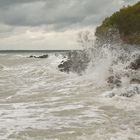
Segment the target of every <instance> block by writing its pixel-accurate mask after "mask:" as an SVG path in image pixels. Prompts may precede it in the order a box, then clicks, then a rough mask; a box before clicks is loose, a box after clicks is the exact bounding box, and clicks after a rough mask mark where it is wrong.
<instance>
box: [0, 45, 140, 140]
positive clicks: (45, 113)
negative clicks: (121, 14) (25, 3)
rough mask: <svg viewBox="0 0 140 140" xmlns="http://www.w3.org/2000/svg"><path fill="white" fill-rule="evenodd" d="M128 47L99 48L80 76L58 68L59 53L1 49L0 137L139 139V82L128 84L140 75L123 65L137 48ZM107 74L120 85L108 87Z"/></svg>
mask: <svg viewBox="0 0 140 140" xmlns="http://www.w3.org/2000/svg"><path fill="white" fill-rule="evenodd" d="M132 50H133V51H131V47H130V48H129V47H128V49H126V50H125V49H124V50H121V49H113V50H110V49H108V48H106V47H103V48H102V49H101V50H100V51H98V53H97V54H90V55H91V63H89V66H88V68H87V70H86V71H85V72H83V74H82V75H78V74H76V73H72V72H71V73H69V74H67V73H64V72H60V71H59V69H58V67H57V66H58V64H60V62H61V61H62V60H63V56H64V52H63V53H61V52H49V53H48V54H49V57H48V58H46V59H37V58H28V57H29V56H30V55H36V56H40V55H42V54H44V52H22V51H21V52H1V53H0V140H140V84H139V83H130V80H131V77H132V76H134V77H138V76H140V73H139V71H137V72H136V71H134V70H130V69H127V66H128V65H129V64H130V62H131V61H133V59H135V56H137V55H139V54H140V50H139V49H137V48H136V49H132ZM99 52H100V53H99ZM120 60H121V61H120ZM112 73H113V74H115V75H119V77H120V79H121V87H115V86H113V85H112V86H109V85H108V83H107V78H108V77H109V76H110V75H111V74H112ZM130 94H132V96H129V95H130ZM125 95H128V96H125Z"/></svg>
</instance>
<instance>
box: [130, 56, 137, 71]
mask: <svg viewBox="0 0 140 140" xmlns="http://www.w3.org/2000/svg"><path fill="white" fill-rule="evenodd" d="M129 68H130V69H132V70H139V69H140V55H139V56H138V57H137V58H136V59H135V60H134V61H133V62H131V63H130V66H129Z"/></svg>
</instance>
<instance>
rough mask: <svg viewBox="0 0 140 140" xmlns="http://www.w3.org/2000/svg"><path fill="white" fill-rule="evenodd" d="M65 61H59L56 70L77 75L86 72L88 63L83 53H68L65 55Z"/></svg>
mask: <svg viewBox="0 0 140 140" xmlns="http://www.w3.org/2000/svg"><path fill="white" fill-rule="evenodd" d="M64 58H67V60H63V61H61V63H60V64H59V65H58V68H59V70H60V71H61V72H66V73H69V72H74V73H77V74H79V75H81V74H82V72H83V71H85V70H86V68H87V66H88V63H89V61H90V60H89V56H88V54H87V53H86V52H85V51H70V52H69V53H68V54H67V57H66V56H64Z"/></svg>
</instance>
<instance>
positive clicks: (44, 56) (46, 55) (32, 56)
mask: <svg viewBox="0 0 140 140" xmlns="http://www.w3.org/2000/svg"><path fill="white" fill-rule="evenodd" d="M29 58H48V54H45V55H41V56H34V55H31V56H29Z"/></svg>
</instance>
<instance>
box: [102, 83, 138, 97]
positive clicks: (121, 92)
mask: <svg viewBox="0 0 140 140" xmlns="http://www.w3.org/2000/svg"><path fill="white" fill-rule="evenodd" d="M137 94H140V86H138V85H131V86H129V87H124V88H114V89H113V90H112V91H109V92H107V93H105V94H104V95H105V97H109V98H113V97H115V96H123V97H127V98H130V97H133V96H135V95H137Z"/></svg>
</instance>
